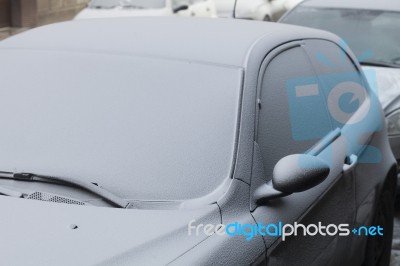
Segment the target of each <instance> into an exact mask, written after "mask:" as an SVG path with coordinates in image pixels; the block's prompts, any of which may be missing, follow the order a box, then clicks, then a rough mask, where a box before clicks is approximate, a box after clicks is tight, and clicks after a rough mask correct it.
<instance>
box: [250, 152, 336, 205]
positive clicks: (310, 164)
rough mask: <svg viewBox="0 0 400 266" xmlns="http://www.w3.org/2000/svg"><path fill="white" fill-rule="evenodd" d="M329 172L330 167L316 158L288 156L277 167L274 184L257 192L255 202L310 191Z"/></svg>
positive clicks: (304, 155)
mask: <svg viewBox="0 0 400 266" xmlns="http://www.w3.org/2000/svg"><path fill="white" fill-rule="evenodd" d="M329 172H330V168H329V165H328V164H327V163H326V162H324V161H322V160H321V159H319V158H317V157H315V156H312V155H308V154H294V155H289V156H286V157H284V158H283V159H281V160H280V161H279V162H278V163H277V164H276V165H275V168H274V172H273V177H272V182H269V183H268V184H265V185H263V186H261V187H260V188H258V189H257V190H256V191H255V194H254V196H255V200H256V202H257V203H259V202H263V201H268V200H270V199H273V198H279V197H283V196H287V195H290V194H292V193H296V192H302V191H305V190H308V189H310V188H313V187H315V186H316V185H318V184H320V183H321V182H322V181H324V180H325V179H326V178H327V177H328V176H329Z"/></svg>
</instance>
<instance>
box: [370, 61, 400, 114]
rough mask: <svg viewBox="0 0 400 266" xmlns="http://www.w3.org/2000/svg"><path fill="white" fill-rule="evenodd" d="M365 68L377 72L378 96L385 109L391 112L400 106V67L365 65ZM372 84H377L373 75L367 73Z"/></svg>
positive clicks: (386, 111) (387, 112) (386, 112)
mask: <svg viewBox="0 0 400 266" xmlns="http://www.w3.org/2000/svg"><path fill="white" fill-rule="evenodd" d="M363 69H364V70H366V71H368V70H373V71H374V72H375V73H376V81H377V86H378V96H379V100H380V102H381V104H382V107H383V109H384V111H385V114H389V113H391V112H393V111H394V110H396V109H398V108H400V69H396V68H387V67H363ZM366 76H367V79H368V81H369V82H370V83H371V84H375V83H376V82H375V81H374V80H371V78H374V77H373V76H371V75H366Z"/></svg>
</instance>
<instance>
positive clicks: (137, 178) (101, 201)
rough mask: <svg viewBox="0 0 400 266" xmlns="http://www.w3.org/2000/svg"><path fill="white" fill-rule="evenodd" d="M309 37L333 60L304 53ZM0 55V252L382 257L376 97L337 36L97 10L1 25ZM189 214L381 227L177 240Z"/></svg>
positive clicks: (158, 257)
mask: <svg viewBox="0 0 400 266" xmlns="http://www.w3.org/2000/svg"><path fill="white" fill-rule="evenodd" d="M98 29H101V31H99V30H98ZM116 29H118V30H116ZM232 29H235V30H232ZM132 33H134V34H132ZM105 36H106V37H107V38H105ZM221 36H223V38H222V37H221ZM159 43H162V44H163V45H158V44H159ZM232 44H234V45H232ZM227 47H232V49H226V48H227ZM321 51H322V52H323V53H324V54H325V55H326V56H327V57H328V58H330V59H331V60H334V62H338V61H340V62H342V64H341V65H340V66H339V67H337V68H329V67H327V66H324V65H319V64H318V61H317V58H316V57H314V56H313V55H314V54H316V52H321ZM0 58H1V60H0V71H1V73H3V76H2V86H1V89H0V93H1V95H2V96H3V99H6V100H4V101H3V102H2V108H3V109H4V110H7V112H0V122H1V123H2V124H3V125H6V129H5V130H2V131H0V147H1V149H0V171H1V173H0V191H2V193H3V194H5V195H8V196H7V197H6V196H0V210H1V213H2V218H1V226H0V235H1V237H2V241H1V242H0V249H1V250H2V252H0V261H1V263H2V264H4V265H26V264H27V262H29V264H32V265H43V264H48V265H121V264H123V265H126V264H128V265H154V264H156V265H159V264H162V265H164V264H172V265H192V264H204V265H215V264H217V265H249V264H265V262H266V261H267V260H268V264H269V265H276V264H278V265H298V264H302V265H311V264H312V263H314V264H316V265H338V264H339V263H342V264H347V265H360V264H361V262H363V261H364V259H365V260H367V261H372V262H374V263H375V262H382V263H385V262H387V260H388V256H389V255H390V245H391V237H392V225H393V224H392V222H393V198H394V191H393V188H394V184H395V183H396V162H395V159H394V157H393V154H392V153H391V150H390V147H389V143H388V139H387V132H386V128H385V127H384V126H383V119H384V117H383V113H382V110H381V107H380V105H379V102H378V100H377V98H376V95H375V94H374V93H372V92H371V91H370V88H369V86H368V83H367V82H366V81H365V78H364V76H363V75H361V69H360V68H359V66H358V65H357V64H356V63H355V62H356V58H355V57H354V55H353V54H352V52H351V51H349V50H347V51H344V50H343V47H341V46H340V39H339V38H338V37H337V36H335V35H333V34H331V33H328V32H323V31H318V30H314V29H307V28H302V27H295V26H290V25H284V24H276V23H265V22H255V21H245V20H230V19H221V20H216V19H196V18H178V17H163V18H160V17H154V18H117V19H103V20H102V19H98V20H92V21H91V22H90V23H88V22H87V21H74V22H67V23H59V24H54V25H50V26H45V27H42V28H37V29H34V30H31V31H28V32H25V33H23V34H20V35H17V36H14V37H11V38H8V39H6V40H5V41H2V42H1V43H0ZM293 62H296V64H294V63H293ZM77 66H79V67H77ZM21 73H24V76H23V78H21V76H20V75H21ZM210 77H212V78H210ZM348 82H351V84H353V85H355V86H356V88H358V89H361V91H362V95H361V96H360V98H359V99H360V102H359V106H356V108H354V109H353V110H352V111H353V112H352V113H349V114H348V115H347V116H346V119H345V120H342V116H341V114H342V113H343V112H342V111H341V107H340V105H339V104H338V103H335V105H331V104H330V103H332V102H333V101H329V102H327V100H326V97H325V96H326V95H325V94H326V93H327V92H328V91H329V90H333V91H334V90H338V89H339V91H340V92H341V93H347V91H346V90H345V91H342V88H343V84H345V85H347V84H348ZM329 95H330V94H329ZM334 95H337V94H334ZM333 97H335V96H333ZM330 99H331V100H332V98H331V97H330ZM310 102H311V103H317V104H309V103H310ZM331 107H333V109H331ZM338 107H339V108H338ZM361 118H362V119H361ZM371 151H374V152H371ZM57 177H58V178H57ZM66 177H68V178H67V179H66ZM65 180H69V181H70V182H65ZM72 180H74V181H73V182H71V181H72ZM43 181H46V182H43ZM55 181H57V182H56V183H54V182H55ZM60 181H61V182H60ZM66 183H67V184H68V186H67V185H66ZM105 191H109V193H108V194H107V193H106V192H105ZM110 193H111V194H113V195H114V196H112V195H111V194H110ZM107 195H108V196H107ZM32 199H36V200H32ZM49 201H50V202H49ZM126 202H129V204H125V203H126ZM61 203H70V204H61ZM110 203H112V204H110ZM83 204H84V205H83ZM107 207H109V208H107ZM110 207H125V209H121V208H110ZM32 217H34V218H32ZM192 220H195V223H196V224H200V223H202V224H219V223H223V224H230V223H235V222H237V223H240V224H255V223H256V222H262V223H263V224H278V223H279V222H281V223H284V224H285V223H287V224H293V223H294V222H301V223H304V224H306V225H310V224H318V223H319V222H321V223H323V224H325V225H326V224H333V225H339V224H343V223H345V224H348V225H349V226H350V228H353V227H355V228H358V227H360V226H370V225H372V224H373V225H379V226H381V227H383V228H384V230H385V234H384V236H383V237H370V238H367V237H365V236H360V237H357V236H353V235H349V236H348V237H339V236H338V235H326V236H322V235H318V236H303V235H298V236H297V237H290V238H287V239H286V240H285V241H283V240H282V238H281V237H280V236H278V235H266V236H261V235H259V234H258V235H254V237H253V238H252V239H251V241H248V240H246V238H245V237H243V236H235V237H232V236H229V235H226V234H225V235H217V234H212V235H210V236H208V235H207V234H205V233H200V234H199V235H197V236H196V235H191V236H190V235H188V223H190V221H192ZM28 222H29V223H28ZM27 224H28V225H27ZM22 240H23V241H22ZM299 247H301V248H299ZM49 250H51V252H49ZM267 251H268V252H267ZM349 251H351V252H349ZM21 254H23V256H22V255H21ZM71 254H73V255H71ZM353 254H356V255H353ZM375 259H376V261H375Z"/></svg>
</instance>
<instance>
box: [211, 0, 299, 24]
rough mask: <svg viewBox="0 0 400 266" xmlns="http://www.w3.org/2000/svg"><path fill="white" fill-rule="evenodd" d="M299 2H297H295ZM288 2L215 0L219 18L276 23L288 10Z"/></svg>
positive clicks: (274, 0) (284, 0)
mask: <svg viewBox="0 0 400 266" xmlns="http://www.w3.org/2000/svg"><path fill="white" fill-rule="evenodd" d="M294 1H297V0H294ZM286 2H288V1H287V0H237V1H236V10H235V11H234V8H235V0H215V4H216V7H217V14H218V17H233V14H235V18H239V19H251V20H263V21H276V20H278V19H279V18H280V17H281V16H282V15H283V14H284V13H285V11H286V10H287V9H286V7H285V4H286Z"/></svg>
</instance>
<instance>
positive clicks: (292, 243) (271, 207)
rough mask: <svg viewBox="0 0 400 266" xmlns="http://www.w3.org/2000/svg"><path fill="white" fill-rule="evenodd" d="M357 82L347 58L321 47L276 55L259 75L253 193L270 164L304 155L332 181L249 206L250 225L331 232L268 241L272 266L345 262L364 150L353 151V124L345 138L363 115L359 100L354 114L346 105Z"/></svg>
mask: <svg viewBox="0 0 400 266" xmlns="http://www.w3.org/2000/svg"><path fill="white" fill-rule="evenodd" d="M339 62H340V64H339ZM343 62H344V63H343ZM360 77H361V76H360V73H358V70H357V69H356V68H354V66H352V62H351V60H350V59H349V57H348V56H347V54H346V53H345V51H343V50H342V49H340V48H339V46H337V45H336V44H333V43H330V42H327V41H322V40H306V41H298V42H293V43H289V44H285V45H283V46H281V47H278V48H277V49H275V51H273V52H272V53H270V54H269V55H268V56H267V57H266V59H265V61H264V64H263V66H262V67H261V70H260V80H259V86H258V91H259V92H258V103H259V105H258V108H259V110H258V117H257V123H256V127H257V128H256V132H257V135H256V138H255V143H254V162H255V163H254V166H253V167H254V170H253V177H252V189H254V186H258V185H259V184H261V183H265V182H268V181H270V180H271V177H272V174H273V169H274V166H275V164H276V163H277V162H278V161H279V160H280V159H282V158H283V157H285V156H288V155H291V154H299V153H309V154H312V155H315V156H317V157H319V158H321V159H323V160H324V161H325V162H327V163H328V164H329V165H330V174H329V176H328V178H327V179H326V180H325V181H324V182H323V183H321V184H320V185H318V186H316V187H314V188H311V189H309V190H307V191H304V192H301V193H294V194H292V195H289V196H286V197H282V198H278V199H275V200H271V201H269V202H267V203H265V204H263V205H261V206H252V211H253V212H252V213H253V216H254V218H255V220H256V221H257V222H262V223H263V224H279V222H281V223H282V224H294V223H295V222H298V223H301V224H303V225H305V226H306V227H307V228H308V226H310V225H311V227H310V228H311V229H312V228H315V226H317V227H320V226H329V225H332V226H331V227H330V229H331V230H330V231H329V232H328V233H325V235H322V234H319V233H316V234H314V231H315V230H314V231H313V230H311V231H312V232H311V231H310V235H304V230H301V229H300V230H299V233H298V235H297V236H291V237H288V238H286V239H285V240H284V241H283V239H282V238H278V237H276V236H270V235H266V236H265V237H264V240H265V243H266V246H267V249H268V263H269V264H270V265H324V264H325V265H337V264H338V263H345V262H346V261H347V257H346V256H348V254H349V252H348V249H349V248H350V246H349V245H350V244H349V243H351V241H350V240H351V238H352V235H351V231H350V230H351V229H352V227H353V225H354V220H355V210H356V206H355V185H354V182H355V178H354V171H353V170H354V167H355V166H356V164H357V158H358V157H357V154H359V153H360V152H361V150H362V148H363V146H362V145H353V144H354V143H353V142H354V138H356V137H357V134H359V133H360V132H358V131H359V130H361V129H360V127H359V126H358V125H357V123H355V124H356V125H353V126H352V127H351V130H349V129H348V124H349V121H350V120H354V119H355V118H356V117H358V116H360V112H363V110H362V108H361V106H362V103H363V102H364V100H365V99H363V98H362V97H361V96H360V97H361V98H360V99H358V100H359V101H358V104H359V106H356V104H351V103H352V100H353V98H352V96H351V93H352V90H351V89H350V91H347V88H348V87H347V85H349V84H352V85H353V86H355V87H356V89H355V90H357V89H358V88H360V87H362V86H363V85H364V84H362V83H361V78H360ZM347 93H350V94H349V95H350V96H349V95H347ZM343 95H344V96H343ZM348 97H350V98H348ZM346 101H348V102H346ZM343 108H344V109H345V110H344V111H343V110H342V109H343ZM351 136H352V137H351ZM257 162H259V163H258V164H261V166H260V165H257ZM314 225H315V226H314ZM339 225H345V226H343V228H345V229H346V230H342V231H341V232H342V233H343V234H344V233H345V234H347V236H340V235H339V231H337V230H334V229H335V228H336V229H338V227H339ZM318 230H319V229H318ZM335 231H337V232H335ZM311 234H314V235H311Z"/></svg>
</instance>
